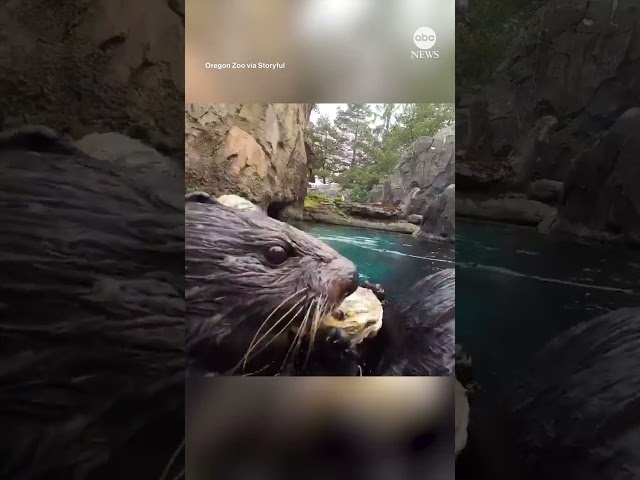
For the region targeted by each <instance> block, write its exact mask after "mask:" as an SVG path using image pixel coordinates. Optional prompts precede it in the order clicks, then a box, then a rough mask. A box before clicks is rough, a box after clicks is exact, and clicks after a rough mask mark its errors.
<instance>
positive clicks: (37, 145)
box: [0, 125, 81, 155]
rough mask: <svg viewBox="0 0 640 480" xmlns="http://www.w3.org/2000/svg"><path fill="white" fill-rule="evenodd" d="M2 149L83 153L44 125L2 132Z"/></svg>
mask: <svg viewBox="0 0 640 480" xmlns="http://www.w3.org/2000/svg"><path fill="white" fill-rule="evenodd" d="M0 149H2V150H28V151H32V152H42V153H58V154H66V155H73V154H76V155H77V154H79V153H81V152H80V150H78V149H77V148H76V147H75V146H74V145H73V143H71V141H70V140H69V139H67V138H65V137H64V136H63V135H61V134H59V133H58V132H56V131H55V130H52V129H51V128H49V127H44V126H42V125H24V126H22V127H17V128H13V129H11V130H5V131H3V132H0Z"/></svg>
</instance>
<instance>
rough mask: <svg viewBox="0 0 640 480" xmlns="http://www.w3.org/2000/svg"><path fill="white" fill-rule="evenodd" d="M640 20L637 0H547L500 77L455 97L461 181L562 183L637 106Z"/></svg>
mask: <svg viewBox="0 0 640 480" xmlns="http://www.w3.org/2000/svg"><path fill="white" fill-rule="evenodd" d="M638 24H640V9H638V8H637V5H636V4H635V3H634V2H618V1H614V0H555V1H550V2H546V4H545V5H544V6H543V7H541V8H540V9H539V10H538V11H537V13H536V14H535V15H534V16H533V18H531V19H530V23H529V24H528V25H527V26H525V27H524V28H523V31H522V34H521V36H520V37H519V38H518V39H517V41H515V42H514V45H513V48H512V50H511V52H510V53H509V54H508V55H507V57H506V59H505V60H504V62H503V63H502V64H501V65H500V67H499V68H498V70H497V71H496V73H495V75H494V81H493V82H492V83H491V84H489V85H488V86H486V87H485V88H483V89H482V90H481V91H478V92H474V93H470V94H468V95H466V96H462V98H461V99H460V101H459V103H458V105H457V109H456V118H457V122H456V124H457V125H456V130H457V131H456V135H457V140H458V148H459V149H460V150H461V151H462V152H463V153H462V154H461V155H460V157H459V158H458V160H457V162H456V169H457V174H458V175H457V182H456V183H457V184H458V189H459V190H460V189H462V190H463V191H468V190H471V189H475V190H484V191H489V190H493V191H495V190H499V191H500V190H501V191H507V190H518V191H527V190H528V188H529V187H528V185H529V182H530V181H534V180H539V179H546V180H550V181H557V182H564V181H565V179H567V175H568V174H569V173H570V171H571V172H573V171H574V169H573V167H572V163H573V160H574V159H575V158H576V157H577V156H578V155H579V154H580V153H581V152H582V151H583V150H585V149H587V148H591V147H592V146H593V144H594V143H595V142H596V141H597V140H598V138H599V137H600V136H601V135H602V132H604V131H607V130H608V129H609V128H610V127H611V126H612V125H613V123H614V122H615V121H616V120H617V118H618V117H619V116H620V115H621V114H622V113H623V112H624V111H625V110H627V109H628V108H629V107H631V106H635V105H637V102H638V98H640V82H638V81H637V72H638V71H640V42H638V41H637V30H638V29H637V26H638ZM571 175H572V176H573V178H574V179H575V174H574V173H572V174H571ZM532 189H533V190H535V189H536V187H532ZM553 195H554V196H555V195H556V194H555V193H554V194H553ZM536 199H539V200H543V201H545V202H546V201H551V197H550V196H549V197H548V196H546V195H545V198H544V199H543V198H540V197H539V196H537V198H536Z"/></svg>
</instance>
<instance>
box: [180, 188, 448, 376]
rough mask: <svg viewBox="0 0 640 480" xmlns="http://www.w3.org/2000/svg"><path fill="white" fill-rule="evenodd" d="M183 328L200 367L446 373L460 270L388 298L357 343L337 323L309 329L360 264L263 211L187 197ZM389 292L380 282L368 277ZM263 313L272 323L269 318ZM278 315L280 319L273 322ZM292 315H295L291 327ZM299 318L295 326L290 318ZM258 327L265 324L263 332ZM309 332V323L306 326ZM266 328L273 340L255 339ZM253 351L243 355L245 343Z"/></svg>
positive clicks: (353, 281) (352, 280) (354, 280)
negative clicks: (293, 353) (294, 353)
mask: <svg viewBox="0 0 640 480" xmlns="http://www.w3.org/2000/svg"><path fill="white" fill-rule="evenodd" d="M186 199H187V203H186V213H185V215H186V220H185V225H186V227H185V228H186V243H187V246H186V254H185V258H186V282H187V285H186V288H187V293H186V302H187V305H186V310H187V318H186V328H187V352H188V356H189V362H190V371H191V372H193V373H198V371H199V372H200V373H204V372H207V371H208V372H218V373H227V374H249V373H254V374H261V375H273V374H295V375H347V376H349V375H374V376H378V375H414V376H448V375H451V374H452V371H453V365H454V348H455V347H454V327H453V324H454V321H455V271H454V270H453V269H449V270H445V271H442V272H438V273H436V274H433V275H430V276H428V277H426V278H425V279H423V280H422V281H420V282H418V283H417V284H416V285H415V286H414V287H413V288H412V289H411V290H410V291H409V292H407V294H406V295H405V296H404V297H403V298H400V299H398V300H397V301H396V302H393V303H391V304H388V303H387V304H386V305H385V317H384V318H385V320H384V321H383V327H382V329H381V331H380V333H379V334H378V335H377V336H376V337H375V338H373V339H371V340H365V341H364V342H362V344H361V345H359V346H357V347H355V348H353V347H350V346H349V345H348V342H347V341H346V339H345V338H344V336H342V335H341V332H340V329H331V330H326V331H324V330H323V331H320V332H317V331H316V332H315V333H319V335H317V336H316V337H312V341H313V343H312V344H311V343H310V342H309V336H308V335H307V336H302V337H300V338H299V341H298V344H297V346H298V350H299V352H300V353H302V354H304V355H302V357H304V359H305V361H304V362H303V363H302V364H296V361H295V357H291V360H292V362H291V363H290V364H289V365H288V367H287V364H286V363H287V362H285V361H284V360H285V359H288V358H289V357H287V354H289V353H290V350H291V349H292V348H294V347H292V342H293V341H294V340H295V337H294V333H293V332H294V331H295V328H297V327H298V325H299V324H300V322H301V321H302V320H305V319H306V320H307V321H308V322H309V323H310V319H314V321H315V322H317V321H318V319H319V318H320V317H322V316H323V315H325V314H326V313H329V312H331V311H332V310H333V309H334V308H335V307H336V306H338V305H339V304H340V303H341V301H342V300H343V299H344V298H345V297H346V296H347V295H349V294H350V293H352V292H353V291H354V290H355V289H356V287H357V286H358V277H357V273H356V269H355V267H354V266H353V264H352V263H351V262H350V261H348V260H346V259H345V258H343V257H341V256H340V255H339V254H338V253H336V252H335V251H334V250H333V249H331V248H330V247H328V246H327V245H325V244H324V243H322V242H320V241H319V240H316V239H314V238H313V237H311V236H309V235H307V234H306V233H304V232H302V231H300V230H298V229H296V228H294V227H292V226H290V225H287V224H285V223H283V222H280V221H278V220H274V219H272V218H269V217H268V216H267V215H266V214H264V213H261V212H258V213H252V212H246V211H240V210H238V209H236V208H230V207H227V206H225V205H221V204H220V203H218V202H217V201H216V200H215V199H213V198H211V197H210V196H208V195H206V194H203V193H201V192H196V193H193V194H189V195H187V197H186ZM362 285H363V286H365V287H366V288H369V289H371V290H373V291H374V293H376V295H378V296H379V298H380V299H381V300H383V301H384V300H385V298H384V291H383V290H382V289H381V288H380V287H379V286H376V285H372V284H368V283H366V282H363V284H362ZM265 321H266V324H265ZM276 323H277V325H276ZM287 325H290V326H289V327H287ZM291 326H293V328H291ZM288 329H289V330H290V331H289V332H287V330H288ZM259 332H260V333H259ZM305 333H308V332H305ZM263 335H264V340H263V343H264V344H265V345H266V347H260V346H258V345H254V344H253V343H255V341H256V338H259V337H260V336H263ZM249 351H251V352H252V353H253V352H256V355H255V357H256V358H255V359H254V360H253V361H247V362H245V361H244V360H243V358H244V357H245V354H246V353H247V352H249Z"/></svg>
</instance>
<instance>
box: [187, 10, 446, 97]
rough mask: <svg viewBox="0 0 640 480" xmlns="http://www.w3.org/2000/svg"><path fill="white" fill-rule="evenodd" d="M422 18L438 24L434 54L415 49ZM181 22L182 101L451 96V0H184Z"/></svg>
mask: <svg viewBox="0 0 640 480" xmlns="http://www.w3.org/2000/svg"><path fill="white" fill-rule="evenodd" d="M425 26H426V27H430V28H431V29H433V30H434V32H435V33H436V43H435V45H434V46H433V47H432V48H431V49H430V51H431V52H438V57H439V58H415V57H416V56H419V55H420V54H422V55H423V56H424V54H425V53H424V52H425V50H421V49H420V48H418V46H416V44H415V43H414V41H413V35H414V33H415V32H416V30H417V29H418V28H421V27H425ZM185 28H186V40H185V41H186V50H185V76H186V102H187V103H211V102H225V103H247V102H258V103H261V102H265V101H268V102H280V103H289V102H409V101H410V102H452V101H453V98H454V61H455V58H454V2H453V1H451V2H442V1H435V0H430V1H429V0H398V1H395V2H386V3H385V2H375V1H372V0H351V1H349V2H342V1H339V0H302V1H290V0H289V1H287V0H274V1H271V2H268V3H267V2H263V1H258V0H242V1H238V0H218V1H216V2H210V1H207V0H189V1H188V2H187V3H186V19H185ZM412 52H415V53H414V54H412ZM412 57H414V58H412ZM207 62H210V63H212V64H231V65H232V64H233V63H234V62H236V63H240V64H244V65H249V64H250V63H256V64H258V63H259V62H263V63H271V64H276V63H278V64H280V65H282V64H283V63H284V66H285V68H279V69H268V70H267V69H250V68H243V69H207V68H205V63H207Z"/></svg>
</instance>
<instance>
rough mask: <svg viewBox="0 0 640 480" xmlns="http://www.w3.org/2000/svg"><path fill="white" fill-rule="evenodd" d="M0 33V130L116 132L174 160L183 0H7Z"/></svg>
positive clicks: (178, 153) (179, 127) (178, 150)
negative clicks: (53, 2) (55, 1)
mask: <svg viewBox="0 0 640 480" xmlns="http://www.w3.org/2000/svg"><path fill="white" fill-rule="evenodd" d="M0 32H2V33H1V34H0V45H2V47H0V51H1V53H0V59H1V60H0V67H1V68H0V84H1V85H2V96H1V97H0V112H2V113H1V114H0V127H1V128H11V127H15V126H19V125H24V124H25V123H26V124H40V125H49V126H52V127H54V128H55V129H56V130H57V131H61V132H63V133H65V134H68V135H69V136H71V137H72V138H80V137H83V136H84V135H87V134H89V133H92V132H99V133H103V132H108V131H114V132H120V133H123V134H126V135H128V136H130V137H134V138H137V139H139V140H142V141H144V142H145V143H147V144H149V145H152V146H153V147H155V148H156V149H158V150H159V151H160V152H161V153H164V154H170V155H171V156H173V157H174V158H178V159H179V160H180V163H182V161H183V155H182V146H183V144H182V132H183V128H184V127H183V124H182V118H181V117H182V113H181V111H182V102H183V101H184V100H183V98H184V0H176V1H161V0H160V1H155V2H144V3H142V2H112V1H108V0H84V1H72V2H63V4H60V5H58V6H57V8H55V9H52V8H50V4H49V3H48V2H45V1H42V0H29V1H21V2H17V1H13V2H11V1H7V2H3V6H2V9H0ZM26 78H38V79H39V81H38V82H28V81H25V79H26Z"/></svg>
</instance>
